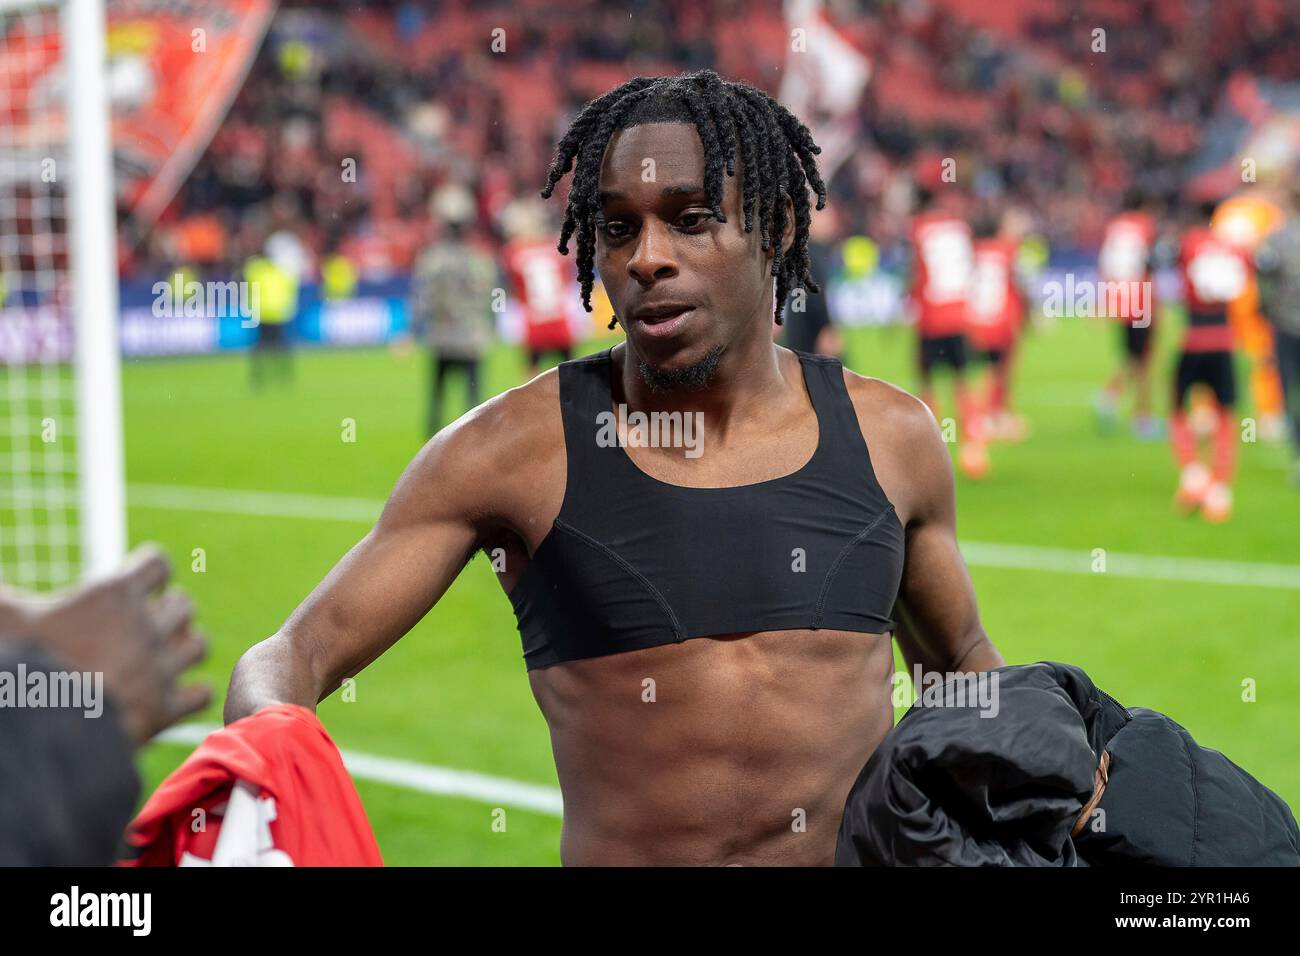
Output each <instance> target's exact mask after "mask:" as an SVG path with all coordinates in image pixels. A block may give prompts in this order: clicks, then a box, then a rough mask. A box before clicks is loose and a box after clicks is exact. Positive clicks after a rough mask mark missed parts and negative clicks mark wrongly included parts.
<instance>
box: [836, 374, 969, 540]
mask: <svg viewBox="0 0 1300 956" xmlns="http://www.w3.org/2000/svg"><path fill="white" fill-rule="evenodd" d="M844 385H845V388H846V389H847V390H848V393H849V399H850V400H851V401H852V402H853V408H854V410H855V411H856V412H857V415H858V425H859V426H860V427H861V428H862V436H863V438H864V439H865V440H866V442H867V448H868V449H869V451H870V454H871V463H872V467H873V469H874V471H875V473H876V478H877V480H878V481H879V482H880V485H881V487H882V488H883V489H884V491H885V494H886V495H887V496H888V498H889V500H890V501H892V502H893V503H894V507H895V508H896V509H897V510H898V513H899V516H900V518H901V519H902V520H903V521H904V523H905V524H907V523H910V522H912V521H913V520H917V519H921V518H923V517H924V516H926V515H928V514H932V513H934V512H935V510H936V509H941V508H942V507H943V506H944V503H945V502H947V501H949V500H950V498H951V495H952V459H951V458H950V457H949V454H948V446H947V444H946V443H945V442H944V440H943V434H942V432H941V431H940V430H939V423H938V422H936V421H935V420H934V415H932V414H931V413H930V409H929V408H928V407H927V406H926V404H925V403H924V402H922V401H921V400H920V399H919V398H917V397H916V396H915V395H912V394H911V393H909V392H907V391H905V390H904V389H901V388H899V387H898V386H897V385H891V384H890V383H889V382H886V381H883V380H882V379H878V378H871V377H869V376H865V375H859V374H858V373H857V372H853V371H850V370H849V369H847V368H846V369H845V370H844Z"/></svg>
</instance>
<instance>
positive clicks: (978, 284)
mask: <svg viewBox="0 0 1300 956" xmlns="http://www.w3.org/2000/svg"><path fill="white" fill-rule="evenodd" d="M975 235H976V238H975V252H974V266H973V268H972V269H971V285H970V290H969V292H968V293H967V299H966V319H967V325H966V337H967V340H968V341H969V342H970V344H971V347H972V349H973V350H974V353H975V356H976V357H977V358H979V359H982V360H983V361H985V362H987V363H988V366H989V385H988V392H987V398H986V399H985V400H984V401H983V402H982V403H981V405H982V407H983V409H984V414H985V418H984V426H983V427H984V434H985V436H986V437H987V438H988V439H990V440H992V439H1002V440H1006V441H1019V440H1021V439H1022V438H1024V434H1025V424H1024V420H1023V419H1021V418H1020V416H1018V415H1015V414H1013V413H1012V412H1011V403H1010V395H1011V366H1012V359H1013V357H1014V355H1015V349H1016V340H1017V338H1018V337H1019V335H1020V328H1021V325H1022V324H1023V322H1024V317H1025V297H1024V294H1023V293H1022V292H1021V289H1020V284H1019V282H1018V281H1017V279H1016V245H1015V243H1014V242H1012V241H1011V240H1010V239H1008V238H1006V237H1004V236H999V235H998V229H997V224H996V222H995V221H994V220H993V219H992V218H987V217H986V218H982V219H981V220H980V221H979V222H978V223H977V224H976V229H975Z"/></svg>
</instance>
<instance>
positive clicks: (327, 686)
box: [225, 396, 506, 723]
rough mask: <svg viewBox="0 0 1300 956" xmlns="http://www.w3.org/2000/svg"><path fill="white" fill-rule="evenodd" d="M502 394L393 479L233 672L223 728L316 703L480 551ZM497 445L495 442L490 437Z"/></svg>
mask: <svg viewBox="0 0 1300 956" xmlns="http://www.w3.org/2000/svg"><path fill="white" fill-rule="evenodd" d="M503 399H504V396H498V398H497V399H494V400H493V401H491V402H488V403H487V404H485V405H483V406H480V407H479V408H478V409H476V410H474V411H473V412H470V413H468V414H467V415H466V416H464V417H463V418H461V419H460V420H459V421H458V422H456V423H455V424H453V425H451V426H449V427H448V428H446V429H444V430H443V431H442V432H440V433H439V434H438V435H437V437H435V438H434V439H432V440H431V441H430V442H429V443H428V444H427V445H425V446H424V448H423V450H421V452H420V453H419V454H418V455H417V456H416V457H415V459H414V460H413V461H412V462H411V464H410V465H408V466H407V468H406V471H405V472H403V474H402V477H401V478H400V479H399V480H398V482H397V486H396V487H395V488H394V490H393V493H392V495H391V496H390V497H389V499H388V503H387V504H386V505H385V507H384V510H383V513H382V514H381V515H380V517H379V520H378V522H377V523H376V524H375V526H374V528H372V529H371V530H370V532H369V533H368V534H367V535H366V536H365V537H364V538H362V539H361V540H360V541H359V542H357V544H356V545H354V546H353V548H352V549H351V550H350V551H348V553H347V554H345V555H344V556H343V558H342V559H340V560H339V562H338V564H336V565H335V566H334V568H333V570H331V571H330V573H329V574H328V575H327V576H326V577H325V579H324V580H323V581H322V582H321V583H320V584H319V585H317V587H316V589H315V590H314V591H312V592H311V594H310V595H308V596H307V598H306V600H304V601H303V602H302V604H301V605H299V607H298V609H297V610H296V611H294V612H293V614H292V615H291V616H290V617H289V619H288V620H287V621H285V623H284V626H283V627H281V628H280V630H279V631H277V632H276V633H275V634H274V635H272V636H271V637H269V638H267V639H266V640H264V641H262V642H261V643H259V644H256V645H254V646H253V647H251V648H250V649H249V650H248V651H247V652H245V654H244V655H243V657H241V658H240V659H239V662H238V664H236V665H235V670H234V673H233V674H232V675H231V678H230V690H229V692H228V694H227V697H226V706H225V719H226V722H227V723H230V722H231V721H234V720H238V719H239V718H241V717H244V716H247V715H248V714H251V713H253V712H254V711H256V710H258V709H260V708H262V707H266V706H269V705H271V704H276V703H293V704H300V705H302V706H304V707H310V708H313V709H314V708H315V706H316V704H317V703H319V702H320V701H321V700H323V699H324V698H325V697H326V696H328V695H329V694H330V693H332V692H333V691H334V690H336V689H337V688H338V687H339V685H340V684H341V683H342V681H343V679H344V678H345V677H349V676H353V675H355V674H357V673H358V672H360V671H361V670H362V669H363V668H365V667H366V665H367V664H369V663H370V662H371V661H373V660H375V659H376V658H377V657H379V655H381V654H382V653H383V652H384V651H386V650H387V649H388V648H389V647H391V646H392V645H393V644H395V643H396V642H397V641H398V640H399V639H400V638H401V637H402V636H403V635H405V634H406V633H407V632H408V631H409V630H410V629H411V628H413V627H414V626H415V625H416V624H417V623H418V622H419V621H420V619H421V618H423V617H424V615H425V614H427V613H428V611H429V609H430V608H432V607H433V605H434V604H435V603H436V602H437V601H438V599H439V598H441V597H442V595H443V593H444V592H445V591H446V590H447V588H448V587H450V585H451V583H452V581H454V580H455V578H456V576H457V575H458V574H459V573H460V571H461V569H462V568H463V567H464V566H465V565H466V563H467V562H468V561H469V559H470V558H471V557H472V556H473V554H474V551H475V550H476V549H477V548H478V547H479V546H480V543H481V539H480V535H481V534H482V532H483V530H484V526H485V523H486V521H487V520H488V519H487V517H486V516H485V515H486V511H487V510H488V503H489V502H491V501H492V500H493V497H494V487H495V482H496V481H498V480H499V476H500V474H501V469H500V467H499V458H500V452H501V449H500V443H501V439H500V437H499V436H500V435H502V434H504V433H505V431H504V429H501V428H494V427H493V423H494V420H496V419H497V418H499V417H500V416H501V415H503V414H506V413H505V412H503V410H502V408H501V404H502V401H503ZM494 432H495V434H496V437H494V434H493V433H494Z"/></svg>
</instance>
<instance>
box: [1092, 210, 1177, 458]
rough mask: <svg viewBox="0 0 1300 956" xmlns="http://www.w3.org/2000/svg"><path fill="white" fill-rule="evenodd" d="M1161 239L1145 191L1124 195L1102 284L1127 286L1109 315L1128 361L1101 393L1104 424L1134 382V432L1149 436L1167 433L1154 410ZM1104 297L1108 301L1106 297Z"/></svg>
mask: <svg viewBox="0 0 1300 956" xmlns="http://www.w3.org/2000/svg"><path fill="white" fill-rule="evenodd" d="M1155 241H1156V224H1155V219H1154V218H1153V217H1152V215H1151V213H1150V212H1149V211H1148V210H1147V208H1146V202H1145V199H1144V197H1143V195H1142V194H1141V193H1140V192H1137V191H1136V190H1134V191H1130V192H1129V194H1128V195H1127V196H1126V197H1125V199H1124V211H1123V212H1121V213H1120V214H1119V215H1117V216H1115V217H1114V218H1113V219H1111V220H1110V222H1108V223H1107V224H1106V231H1105V233H1104V235H1103V237H1102V242H1101V254H1100V256H1099V258H1098V263H1097V265H1098V272H1099V274H1100V276H1101V280H1102V282H1104V283H1107V284H1108V285H1109V284H1113V283H1117V284H1121V285H1122V287H1123V288H1124V289H1125V290H1126V291H1125V293H1124V294H1123V295H1122V296H1120V297H1119V302H1120V303H1121V307H1120V308H1119V309H1118V310H1117V314H1116V315H1111V316H1107V318H1110V319H1114V320H1116V323H1117V326H1116V327H1117V328H1118V330H1119V333H1120V345H1121V350H1122V359H1121V361H1122V365H1121V366H1120V368H1119V369H1118V370H1116V372H1115V374H1114V375H1112V376H1111V377H1110V379H1109V380H1108V381H1107V382H1106V385H1105V387H1104V388H1103V389H1102V391H1101V394H1100V395H1098V397H1097V402H1096V407H1097V414H1098V417H1099V418H1100V419H1101V421H1102V423H1103V424H1106V425H1109V424H1110V423H1112V422H1113V421H1114V419H1115V416H1116V414H1117V409H1118V407H1119V403H1120V401H1121V400H1122V399H1123V397H1124V393H1125V392H1126V391H1127V390H1128V388H1129V387H1130V386H1132V387H1133V390H1134V396H1135V397H1134V405H1133V434H1134V435H1135V436H1136V437H1138V438H1141V439H1146V440H1154V439H1158V438H1160V436H1161V430H1160V423H1159V421H1158V420H1157V419H1156V418H1155V416H1154V415H1152V413H1151V354H1152V347H1151V346H1152V342H1153V341H1154V340H1155V302H1154V301H1151V289H1152V279H1151V274H1152V271H1153V270H1152V259H1153V251H1154V247H1155ZM1098 300H1099V301H1101V300H1102V299H1101V297H1100V296H1099V297H1098Z"/></svg>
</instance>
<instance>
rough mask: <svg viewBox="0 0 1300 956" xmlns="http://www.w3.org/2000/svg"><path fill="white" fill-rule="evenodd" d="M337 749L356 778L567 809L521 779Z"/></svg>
mask: <svg viewBox="0 0 1300 956" xmlns="http://www.w3.org/2000/svg"><path fill="white" fill-rule="evenodd" d="M218 729H219V728H218V727H217V726H216V725H214V724H180V725H178V726H176V727H172V728H171V729H170V730H164V731H163V732H162V733H161V734H159V735H158V736H157V738H155V741H156V742H158V743H165V744H181V745H187V746H197V745H198V744H199V743H200V742H202V740H203V738H204V737H206V736H207V735H208V734H210V733H211V732H212V731H214V730H218ZM339 753H340V754H342V756H343V765H344V766H345V767H347V769H348V773H350V774H352V776H354V777H356V778H357V779H358V780H369V781H371V782H373V783H386V784H390V785H392V786H395V787H402V788H404V789H406V790H415V791H418V792H419V793H433V794H438V795H439V796H444V797H463V798H465V799H467V800H477V801H479V802H480V803H486V804H490V805H491V806H494V807H503V808H504V807H511V808H513V809H516V810H531V811H533V812H534V813H542V814H546V815H547V816H552V817H558V816H562V815H563V812H564V803H563V801H562V800H561V799H560V791H559V790H558V789H556V788H555V787H544V786H541V785H539V784H534V783H521V782H519V781H518V780H507V779H505V778H504V777H492V776H488V775H487V774H482V773H474V772H472V771H469V770H452V769H450V768H448V767H434V766H430V765H429V764H422V763H416V762H415V761H413V760H398V759H396V758H394V757H378V756H376V755H374V754H365V753H357V752H356V751H352V750H341V751H339Z"/></svg>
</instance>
